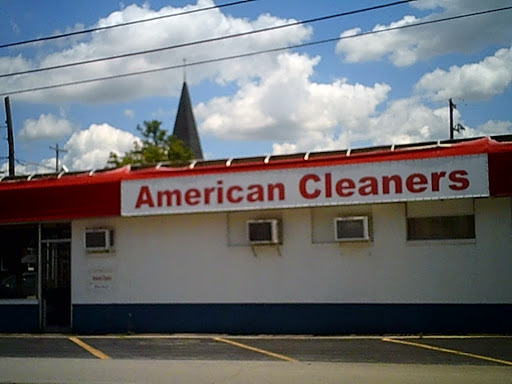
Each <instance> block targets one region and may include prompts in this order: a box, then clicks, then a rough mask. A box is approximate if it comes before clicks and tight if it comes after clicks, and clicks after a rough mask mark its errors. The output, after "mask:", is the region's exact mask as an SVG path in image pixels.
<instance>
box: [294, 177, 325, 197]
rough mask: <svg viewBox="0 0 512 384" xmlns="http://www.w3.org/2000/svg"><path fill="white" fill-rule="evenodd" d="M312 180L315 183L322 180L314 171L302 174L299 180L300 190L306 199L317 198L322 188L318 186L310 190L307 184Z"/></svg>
mask: <svg viewBox="0 0 512 384" xmlns="http://www.w3.org/2000/svg"><path fill="white" fill-rule="evenodd" d="M310 180H311V181H313V182H314V183H318V182H319V181H320V177H318V176H317V175H315V174H312V173H309V174H307V175H304V176H302V178H301V179H300V182H299V192H300V194H301V196H302V197H304V198H305V199H316V198H317V197H318V196H320V190H319V189H318V188H316V189H313V191H311V192H309V191H308V190H307V188H306V184H307V183H308V181H310Z"/></svg>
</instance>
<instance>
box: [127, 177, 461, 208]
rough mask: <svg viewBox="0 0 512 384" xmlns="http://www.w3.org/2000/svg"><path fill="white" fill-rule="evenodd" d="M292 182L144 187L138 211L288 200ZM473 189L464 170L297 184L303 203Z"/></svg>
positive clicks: (317, 179) (303, 180)
mask: <svg viewBox="0 0 512 384" xmlns="http://www.w3.org/2000/svg"><path fill="white" fill-rule="evenodd" d="M289 186H290V185H289V183H288V184H286V183H283V182H273V183H265V184H258V183H252V184H248V185H240V184H231V185H227V183H225V182H224V180H222V178H219V179H218V180H217V181H216V182H215V184H213V185H210V186H204V187H202V188H195V187H194V188H186V189H185V188H184V189H181V188H173V189H156V188H150V186H149V185H141V186H140V188H139V191H138V197H137V201H136V203H135V209H139V208H155V207H180V206H200V205H203V206H221V205H237V204H244V205H245V204H251V203H262V202H272V201H286V198H287V189H286V188H287V187H289ZM469 186H470V181H469V178H468V172H467V171H465V170H463V169H456V170H451V171H436V172H430V173H419V172H416V173H411V174H409V175H406V176H401V175H398V174H394V175H383V176H363V177H360V178H348V177H343V176H340V175H337V176H334V175H333V174H332V173H331V172H325V173H307V174H305V175H303V176H302V177H300V179H299V180H298V182H297V183H296V188H297V191H298V195H299V198H300V199H302V200H303V201H313V200H315V199H322V200H325V199H328V200H332V202H333V203H335V202H336V201H342V200H343V199H351V198H354V197H357V198H358V199H357V200H358V201H364V199H365V197H369V196H382V197H384V196H388V197H396V199H398V200H399V199H400V196H401V195H403V194H407V195H411V194H412V195H416V196H419V195H421V194H422V193H428V194H432V193H433V194H436V193H439V192H440V191H443V190H450V191H452V192H457V191H464V190H466V189H468V188H469Z"/></svg>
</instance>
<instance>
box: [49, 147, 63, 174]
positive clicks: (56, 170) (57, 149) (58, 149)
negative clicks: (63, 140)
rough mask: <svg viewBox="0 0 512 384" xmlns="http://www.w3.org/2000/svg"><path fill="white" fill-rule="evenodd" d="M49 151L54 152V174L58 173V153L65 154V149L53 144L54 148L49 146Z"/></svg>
mask: <svg viewBox="0 0 512 384" xmlns="http://www.w3.org/2000/svg"><path fill="white" fill-rule="evenodd" d="M50 149H52V150H54V151H55V173H59V153H60V152H67V151H66V150H65V149H62V148H60V147H59V143H56V144H55V147H52V146H50Z"/></svg>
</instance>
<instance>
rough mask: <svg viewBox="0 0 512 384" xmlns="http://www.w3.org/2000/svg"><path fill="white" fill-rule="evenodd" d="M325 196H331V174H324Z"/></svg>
mask: <svg viewBox="0 0 512 384" xmlns="http://www.w3.org/2000/svg"><path fill="white" fill-rule="evenodd" d="M325 197H332V175H331V174H330V173H326V174H325Z"/></svg>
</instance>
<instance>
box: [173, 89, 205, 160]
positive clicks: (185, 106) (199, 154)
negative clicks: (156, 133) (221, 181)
mask: <svg viewBox="0 0 512 384" xmlns="http://www.w3.org/2000/svg"><path fill="white" fill-rule="evenodd" d="M173 135H174V136H176V137H177V138H178V139H180V140H183V142H184V143H185V145H186V146H187V147H189V148H190V149H191V150H192V152H194V156H195V158H196V159H197V160H202V159H203V151H202V150H201V142H200V141H199V135H198V134H197V127H196V121H195V119H194V112H193V111H192V103H191V102H190V95H189V93H188V87H187V82H186V80H185V81H183V88H182V89H181V97H180V104H179V106H178V113H177V114H176V121H175V123H174V131H173Z"/></svg>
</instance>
